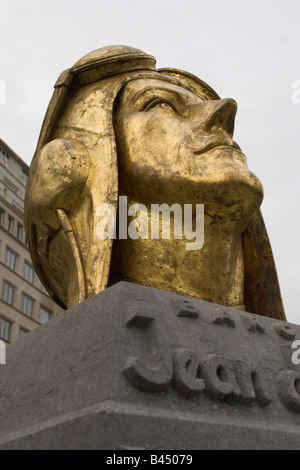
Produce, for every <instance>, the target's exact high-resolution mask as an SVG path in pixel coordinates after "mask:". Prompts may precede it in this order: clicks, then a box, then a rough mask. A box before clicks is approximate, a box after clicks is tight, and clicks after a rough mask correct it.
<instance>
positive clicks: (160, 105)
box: [144, 98, 177, 113]
mask: <svg viewBox="0 0 300 470" xmlns="http://www.w3.org/2000/svg"><path fill="white" fill-rule="evenodd" d="M153 108H155V109H161V110H166V111H173V112H176V113H177V110H176V108H175V107H174V106H173V105H172V104H171V103H170V102H169V101H167V100H165V99H163V98H156V99H155V100H153V101H151V102H150V103H148V104H147V106H146V107H145V108H144V111H149V110H150V109H153Z"/></svg>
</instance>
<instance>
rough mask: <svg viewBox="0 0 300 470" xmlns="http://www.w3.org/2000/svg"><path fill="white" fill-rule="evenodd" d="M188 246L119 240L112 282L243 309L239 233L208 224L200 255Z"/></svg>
mask: <svg viewBox="0 0 300 470" xmlns="http://www.w3.org/2000/svg"><path fill="white" fill-rule="evenodd" d="M149 217H150V216H149ZM149 227H150V223H149ZM186 243H187V240H185V239H183V240H174V239H170V240H161V239H160V240H152V239H149V238H148V239H140V238H139V239H137V240H132V239H131V238H128V239H126V240H116V241H115V246H114V257H113V264H112V266H113V269H112V271H113V272H112V279H114V281H116V280H119V279H125V280H129V281H132V282H136V283H137V284H143V285H146V286H149V287H154V288H158V289H162V290H166V291H169V292H174V293H177V294H182V295H186V296H191V297H195V298H197V299H201V300H206V301H209V302H213V303H217V304H221V305H228V306H233V307H236V308H239V309H243V308H244V305H243V303H244V266H243V252H242V243H241V236H240V234H239V233H237V234H234V233H232V232H231V233H230V234H228V233H226V232H225V231H224V230H223V229H222V227H221V226H220V225H205V227H204V245H203V247H202V248H201V249H200V250H187V249H186Z"/></svg>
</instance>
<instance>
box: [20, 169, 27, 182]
mask: <svg viewBox="0 0 300 470" xmlns="http://www.w3.org/2000/svg"><path fill="white" fill-rule="evenodd" d="M21 178H22V181H23V183H24V184H26V182H27V178H28V172H27V171H26V170H24V168H22V176H21Z"/></svg>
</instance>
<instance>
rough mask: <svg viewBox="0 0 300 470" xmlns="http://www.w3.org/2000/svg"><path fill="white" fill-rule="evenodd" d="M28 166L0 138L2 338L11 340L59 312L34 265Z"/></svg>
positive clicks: (0, 337) (0, 319)
mask: <svg viewBox="0 0 300 470" xmlns="http://www.w3.org/2000/svg"><path fill="white" fill-rule="evenodd" d="M28 170H29V168H28V166H27V165H26V163H25V162H23V160H21V158H20V157H18V155H16V154H15V152H13V150H11V149H10V148H9V147H8V145H7V144H6V143H5V142H4V141H3V140H1V139H0V339H1V340H3V341H5V342H7V343H11V342H13V341H15V340H16V339H18V338H19V337H21V336H23V335H24V334H26V333H27V332H29V331H31V330H33V329H34V328H36V327H38V326H40V325H41V324H44V323H46V322H47V321H49V320H50V319H51V318H52V317H54V316H56V315H58V314H59V313H60V312H61V311H62V310H61V308H60V307H59V306H58V305H57V304H56V303H55V302H54V301H53V300H52V299H51V298H50V297H49V295H48V293H47V291H46V290H45V288H44V287H43V285H42V283H41V281H40V280H39V278H38V276H37V274H36V273H35V271H34V268H33V266H32V262H31V257H30V253H29V250H28V243H27V239H26V234H25V230H24V224H23V216H24V196H25V187H26V180H27V175H28Z"/></svg>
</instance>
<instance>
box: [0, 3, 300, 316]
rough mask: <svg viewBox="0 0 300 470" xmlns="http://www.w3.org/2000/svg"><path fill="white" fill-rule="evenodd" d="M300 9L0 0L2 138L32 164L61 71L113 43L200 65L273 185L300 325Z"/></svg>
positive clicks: (254, 166)
mask: <svg viewBox="0 0 300 470" xmlns="http://www.w3.org/2000/svg"><path fill="white" fill-rule="evenodd" d="M299 18H300V2H299V0H273V1H271V0H251V1H249V0H204V1H201V0H159V1H158V0H147V1H145V0H123V1H122V0H110V1H101V0H0V31H1V43H0V80H2V81H4V83H5V85H6V104H5V105H4V104H0V137H1V138H2V139H3V140H4V141H5V142H6V143H7V144H8V145H9V146H10V147H12V149H13V150H14V151H15V152H16V153H17V154H19V155H20V157H21V158H23V159H24V160H25V161H26V162H27V163H28V164H30V161H31V158H32V155H33V152H34V149H35V146H36V143H37V139H38V134H39V130H40V127H41V123H42V120H43V117H44V115H45V111H46V108H47V105H48V102H49V100H50V97H51V95H52V89H53V85H54V83H55V81H56V79H57V78H58V75H59V74H60V72H61V71H63V70H65V69H66V68H69V67H70V66H72V65H73V63H75V62H76V61H77V60H78V59H79V58H80V57H82V56H83V55H85V54H86V53H88V52H90V51H92V50H94V49H97V48H99V47H103V46H106V45H110V44H126V45H129V46H133V47H137V48H139V49H142V50H144V51H145V52H147V53H149V54H152V55H154V56H155V57H156V59H157V65H158V67H175V68H180V69H183V70H187V71H189V72H192V73H194V74H195V75H197V76H198V77H200V78H201V79H203V80H205V81H206V82H207V83H208V84H209V85H211V86H212V87H213V88H214V89H215V90H216V91H217V93H218V94H219V95H220V96H221V97H222V98H226V97H232V98H235V99H236V100H237V102H238V105H239V110H238V114H237V118H236V131H235V140H236V141H237V142H238V143H239V145H240V146H241V148H242V150H243V151H244V152H245V154H246V156H247V158H248V163H249V167H250V169H251V170H252V171H253V172H254V173H255V174H256V175H257V176H258V177H259V178H260V179H261V181H262V183H263V185H264V190H265V199H264V202H263V204H262V212H263V216H264V219H265V223H266V226H267V230H268V233H269V237H270V240H271V244H272V248H273V252H274V257H275V261H276V265H277V270H278V275H279V280H280V285H281V291H282V296H283V301H284V304H285V308H286V313H287V317H288V320H289V321H290V322H292V323H297V324H300V311H299V307H298V292H299V287H298V286H299V261H300V256H299V251H300V250H299V243H300V242H299V240H300V221H299V211H298V202H299V187H300V185H299V183H298V178H299V169H300V164H299V160H300V154H299V153H300V152H299V150H300V132H299V130H300V129H299V127H300V126H299V124H300V104H298V105H297V104H293V103H292V99H291V97H292V93H293V90H292V83H293V82H294V81H295V80H300V47H299V46H300V44H299V36H300V30H299ZM299 96H300V94H299ZM0 102H1V97H0Z"/></svg>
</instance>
